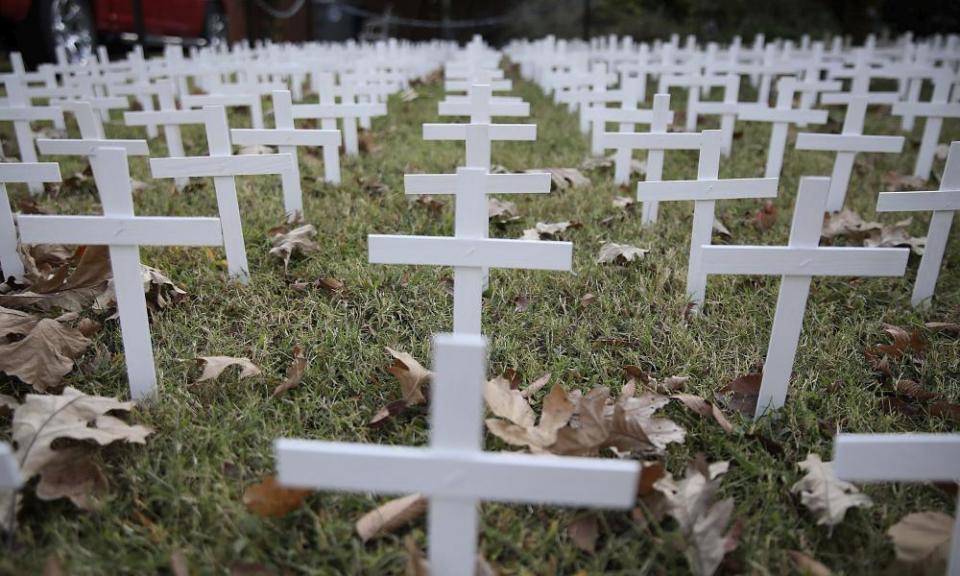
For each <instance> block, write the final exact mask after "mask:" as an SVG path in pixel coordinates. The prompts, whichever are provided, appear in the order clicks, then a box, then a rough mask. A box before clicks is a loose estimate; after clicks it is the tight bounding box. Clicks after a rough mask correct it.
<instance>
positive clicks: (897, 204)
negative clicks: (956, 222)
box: [877, 118, 960, 306]
mask: <svg viewBox="0 0 960 576" xmlns="http://www.w3.org/2000/svg"><path fill="white" fill-rule="evenodd" d="M930 120H931V119H929V118H928V119H927V122H930ZM958 210H960V142H953V143H951V144H950V151H949V152H948V154H947V164H946V166H944V170H943V176H942V177H941V178H940V190H939V191H936V192H929V191H919V192H883V193H881V194H880V197H879V199H878V201H877V212H927V211H932V212H933V214H932V215H931V217H930V227H929V229H928V230H927V245H926V247H925V248H924V251H923V256H922V257H921V259H920V268H919V269H918V270H917V280H916V283H915V284H914V285H913V296H912V297H911V299H910V302H911V303H912V304H913V305H914V306H928V305H929V304H930V302H931V301H932V300H933V295H934V292H935V291H936V287H937V279H938V278H939V276H940V268H941V266H942V265H943V256H944V254H945V252H946V249H947V240H949V238H950V228H951V226H952V225H953V215H954V214H955V213H956V212H957V211H958Z"/></svg>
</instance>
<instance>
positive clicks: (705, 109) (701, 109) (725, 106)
mask: <svg viewBox="0 0 960 576" xmlns="http://www.w3.org/2000/svg"><path fill="white" fill-rule="evenodd" d="M743 107H744V106H743V104H740V103H739V102H710V101H706V102H704V101H702V100H701V101H700V102H697V103H696V104H695V105H694V108H695V109H696V111H697V112H698V113H699V114H703V115H704V116H711V115H719V114H736V113H737V112H739V111H740V110H742V109H743Z"/></svg>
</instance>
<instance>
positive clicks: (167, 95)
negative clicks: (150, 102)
mask: <svg viewBox="0 0 960 576" xmlns="http://www.w3.org/2000/svg"><path fill="white" fill-rule="evenodd" d="M154 86H156V91H157V101H158V103H159V105H160V110H159V111H140V112H124V113H123V121H124V123H125V124H126V125H127V126H146V127H147V128H148V129H149V127H150V126H163V138H164V140H166V143H167V155H168V156H169V157H170V158H183V157H184V156H185V155H186V153H185V152H184V151H183V137H182V136H181V134H180V126H183V125H185V124H203V123H204V122H205V121H206V114H204V112H203V110H178V109H177V103H176V101H175V100H174V85H173V83H172V82H160V83H157V84H155V85H154ZM189 183H190V179H189V178H175V179H174V185H175V186H176V187H177V190H179V191H183V189H184V188H186V187H187V184H189Z"/></svg>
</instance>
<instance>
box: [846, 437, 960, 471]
mask: <svg viewBox="0 0 960 576" xmlns="http://www.w3.org/2000/svg"><path fill="white" fill-rule="evenodd" d="M833 460H834V463H833V468H834V471H835V472H836V474H837V476H838V477H840V478H842V479H844V480H860V481H870V480H878V481H891V482H894V481H911V480H914V481H925V482H956V481H958V480H960V435H958V434H840V435H838V436H837V441H836V445H835V447H834V453H833Z"/></svg>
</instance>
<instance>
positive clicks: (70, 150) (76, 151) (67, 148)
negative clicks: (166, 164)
mask: <svg viewBox="0 0 960 576" xmlns="http://www.w3.org/2000/svg"><path fill="white" fill-rule="evenodd" d="M101 148H123V149H124V150H126V151H127V155H128V156H149V155H150V148H149V147H148V146H147V143H146V141H145V140H101V139H93V138H84V139H83V140H66V139H63V140H61V139H46V138H41V139H38V140H37V150H39V151H40V153H41V154H52V155H59V156H93V155H95V154H96V153H97V150H99V149H101Z"/></svg>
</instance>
